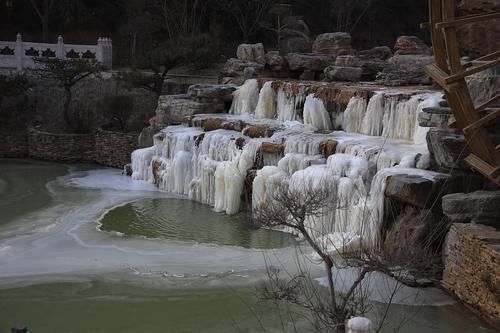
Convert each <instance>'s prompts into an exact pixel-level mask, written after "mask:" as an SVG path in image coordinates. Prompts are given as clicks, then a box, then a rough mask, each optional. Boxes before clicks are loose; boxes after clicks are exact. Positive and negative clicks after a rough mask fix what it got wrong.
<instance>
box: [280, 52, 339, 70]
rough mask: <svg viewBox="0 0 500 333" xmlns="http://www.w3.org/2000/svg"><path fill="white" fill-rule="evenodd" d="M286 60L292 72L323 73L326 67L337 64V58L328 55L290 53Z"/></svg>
mask: <svg viewBox="0 0 500 333" xmlns="http://www.w3.org/2000/svg"><path fill="white" fill-rule="evenodd" d="M286 60H287V61H288V65H289V66H290V69H291V70H292V71H304V70H311V71H313V72H322V71H323V70H324V69H325V68H326V67H328V66H330V65H334V64H335V56H331V55H328V54H311V53H290V54H288V55H287V56H286Z"/></svg>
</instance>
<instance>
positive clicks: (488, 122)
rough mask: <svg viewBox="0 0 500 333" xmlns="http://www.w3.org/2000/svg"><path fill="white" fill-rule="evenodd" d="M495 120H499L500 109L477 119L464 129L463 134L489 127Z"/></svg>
mask: <svg viewBox="0 0 500 333" xmlns="http://www.w3.org/2000/svg"><path fill="white" fill-rule="evenodd" d="M497 118H500V109H498V110H496V111H495V112H492V113H490V114H488V115H487V116H485V117H483V118H481V119H479V120H478V121H475V122H474V123H472V124H470V125H469V126H467V127H465V128H464V132H465V133H470V132H472V131H475V130H477V129H478V128H481V127H484V126H488V125H491V124H492V123H493V122H495V120H497Z"/></svg>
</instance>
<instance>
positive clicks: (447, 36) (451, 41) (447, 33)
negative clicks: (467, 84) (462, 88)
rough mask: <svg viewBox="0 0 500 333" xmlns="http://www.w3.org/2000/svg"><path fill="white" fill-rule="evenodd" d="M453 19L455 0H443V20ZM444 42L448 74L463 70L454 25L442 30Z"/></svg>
mask: <svg viewBox="0 0 500 333" xmlns="http://www.w3.org/2000/svg"><path fill="white" fill-rule="evenodd" d="M454 19H455V0H443V21H453V20H454ZM442 33H443V35H444V42H445V45H446V55H447V58H448V66H449V68H450V74H452V75H453V74H458V73H462V72H463V67H462V62H461V61H460V47H459V43H458V39H457V33H456V30H455V27H453V26H452V27H449V28H448V29H445V30H442Z"/></svg>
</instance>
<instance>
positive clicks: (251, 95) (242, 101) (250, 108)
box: [229, 79, 259, 115]
mask: <svg viewBox="0 0 500 333" xmlns="http://www.w3.org/2000/svg"><path fill="white" fill-rule="evenodd" d="M258 102H259V82H258V81H257V80H256V79H251V80H246V81H245V83H244V84H243V85H242V86H241V87H240V88H239V89H237V90H235V91H234V92H233V103H232V105H231V109H230V110H229V113H232V114H241V115H245V114H253V113H254V112H255V108H256V107H257V103H258Z"/></svg>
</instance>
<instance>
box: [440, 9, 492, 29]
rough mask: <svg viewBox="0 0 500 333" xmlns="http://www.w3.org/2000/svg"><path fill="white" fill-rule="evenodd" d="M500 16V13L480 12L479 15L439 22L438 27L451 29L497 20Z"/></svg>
mask: <svg viewBox="0 0 500 333" xmlns="http://www.w3.org/2000/svg"><path fill="white" fill-rule="evenodd" d="M499 18H500V13H488V14H478V15H470V16H464V17H459V18H457V19H455V20H451V21H447V22H441V23H437V24H436V27H437V28H438V29H449V28H454V27H459V26H463V25H466V24H472V23H477V22H484V21H488V20H495V19H499Z"/></svg>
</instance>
